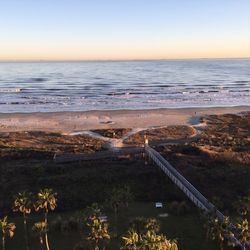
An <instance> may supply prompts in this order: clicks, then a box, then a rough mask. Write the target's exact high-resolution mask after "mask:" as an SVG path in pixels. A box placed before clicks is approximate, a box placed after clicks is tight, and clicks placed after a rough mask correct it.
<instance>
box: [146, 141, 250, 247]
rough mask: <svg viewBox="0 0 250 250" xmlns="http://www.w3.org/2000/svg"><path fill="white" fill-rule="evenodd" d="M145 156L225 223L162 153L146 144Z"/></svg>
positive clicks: (222, 216)
mask: <svg viewBox="0 0 250 250" xmlns="http://www.w3.org/2000/svg"><path fill="white" fill-rule="evenodd" d="M145 154H146V155H147V156H148V157H149V158H150V159H151V160H153V162H154V163H155V164H156V165H157V166H159V167H160V168H161V169H162V170H163V172H164V173H165V174H166V175H167V176H168V177H169V178H170V179H171V180H172V181H173V182H174V183H175V185H176V186H178V187H179V188H180V189H181V190H182V191H183V192H184V193H185V194H186V196H187V197H188V198H189V199H190V200H191V201H192V202H193V203H194V204H195V205H196V206H197V207H198V208H200V209H201V210H203V211H204V212H206V213H215V214H216V216H217V218H218V219H219V220H220V221H224V218H225V217H224V215H223V214H222V213H221V212H220V211H219V210H217V209H216V207H215V206H214V205H213V204H212V203H210V202H209V201H208V200H207V199H206V198H205V197H204V196H203V195H202V194H201V193H200V192H199V191H198V190H197V189H196V188H195V187H194V186H193V185H192V184H191V183H190V182H188V181H187V180H186V179H185V178H184V177H183V176H182V175H181V174H180V173H179V172H178V171H177V170H176V169H175V168H174V167H173V166H172V165H171V164H170V163H169V162H168V161H167V160H166V159H165V158H163V157H162V156H161V154H160V153H158V152H157V151H155V150H154V149H153V148H151V147H150V146H148V144H145ZM230 228H231V229H232V230H233V229H235V226H234V225H233V224H231V225H230ZM232 239H233V241H234V242H235V244H236V245H238V246H241V247H242V244H241V243H240V241H239V240H238V239H237V238H235V237H232ZM245 249H247V250H250V245H249V244H247V245H246V246H245Z"/></svg>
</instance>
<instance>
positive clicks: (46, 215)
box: [45, 210, 50, 250]
mask: <svg viewBox="0 0 250 250" xmlns="http://www.w3.org/2000/svg"><path fill="white" fill-rule="evenodd" d="M45 223H46V227H47V228H46V233H45V244H46V248H47V250H50V249H49V239H48V232H47V230H48V210H46V211H45Z"/></svg>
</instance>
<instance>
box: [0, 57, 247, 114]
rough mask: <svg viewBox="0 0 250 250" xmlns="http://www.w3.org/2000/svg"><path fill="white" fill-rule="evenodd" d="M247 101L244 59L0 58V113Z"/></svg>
mask: <svg viewBox="0 0 250 250" xmlns="http://www.w3.org/2000/svg"><path fill="white" fill-rule="evenodd" d="M238 105H250V59H232V60H231V59H230V60H229V59H227V60H222V59H216V60H214V59H213V60H212V59H199V60H156V61H81V62H0V112H2V113H11V112H54V111H87V110H116V109H155V108H183V107H215V106H238Z"/></svg>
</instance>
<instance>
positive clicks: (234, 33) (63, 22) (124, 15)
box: [0, 0, 250, 60]
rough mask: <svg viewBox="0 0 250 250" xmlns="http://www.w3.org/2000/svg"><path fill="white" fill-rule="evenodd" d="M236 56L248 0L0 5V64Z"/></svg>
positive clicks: (242, 49) (243, 46)
mask: <svg viewBox="0 0 250 250" xmlns="http://www.w3.org/2000/svg"><path fill="white" fill-rule="evenodd" d="M241 57H243V58H246V57H248V58H249V57H250V1H249V0H22V1H21V0H0V60H116V59H117V60H123V59H124V60H127V59H181V58H241Z"/></svg>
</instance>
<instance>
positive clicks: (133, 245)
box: [121, 229, 144, 250]
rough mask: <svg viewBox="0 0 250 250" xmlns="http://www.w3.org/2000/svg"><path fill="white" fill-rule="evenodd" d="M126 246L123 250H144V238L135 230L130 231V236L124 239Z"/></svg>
mask: <svg viewBox="0 0 250 250" xmlns="http://www.w3.org/2000/svg"><path fill="white" fill-rule="evenodd" d="M122 239H123V241H124V246H123V247H121V249H123V250H144V249H143V248H142V247H143V244H142V237H141V235H140V234H138V233H137V232H136V231H135V230H133V229H132V230H130V231H128V234H127V235H126V236H124V237H122Z"/></svg>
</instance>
